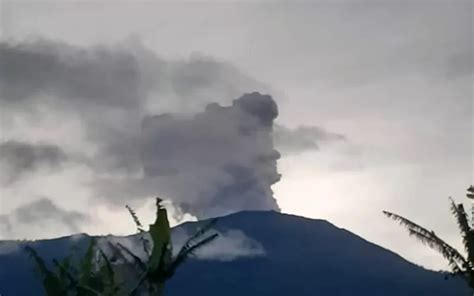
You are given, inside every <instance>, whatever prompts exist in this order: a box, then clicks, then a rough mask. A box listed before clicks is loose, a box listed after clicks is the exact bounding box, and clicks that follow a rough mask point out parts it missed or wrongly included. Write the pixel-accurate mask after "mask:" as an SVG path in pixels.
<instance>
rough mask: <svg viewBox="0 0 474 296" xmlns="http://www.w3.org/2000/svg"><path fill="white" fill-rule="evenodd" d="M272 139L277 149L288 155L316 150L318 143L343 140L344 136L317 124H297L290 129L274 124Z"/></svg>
mask: <svg viewBox="0 0 474 296" xmlns="http://www.w3.org/2000/svg"><path fill="white" fill-rule="evenodd" d="M273 139H274V141H275V147H276V148H277V149H278V151H280V152H281V153H282V154H283V155H290V154H300V153H303V152H306V151H311V150H318V149H319V144H320V143H329V142H335V141H345V140H346V137H345V136H344V135H342V134H337V133H333V132H329V131H327V130H325V129H323V128H321V127H318V126H299V127H297V128H294V129H291V128H287V127H285V126H282V125H275V131H274V133H273Z"/></svg>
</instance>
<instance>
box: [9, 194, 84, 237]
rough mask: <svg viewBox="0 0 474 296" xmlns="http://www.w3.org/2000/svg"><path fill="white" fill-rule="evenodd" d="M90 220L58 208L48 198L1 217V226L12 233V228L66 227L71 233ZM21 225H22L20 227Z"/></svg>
mask: <svg viewBox="0 0 474 296" xmlns="http://www.w3.org/2000/svg"><path fill="white" fill-rule="evenodd" d="M88 220H89V217H88V216H86V215H84V214H82V213H79V212H76V211H68V210H65V209H63V208H60V207H59V206H57V205H56V204H55V203H54V202H53V201H51V200H50V199H48V198H44V197H43V198H40V199H38V200H36V201H33V202H31V203H28V204H25V205H22V206H19V207H18V208H16V209H15V210H13V211H12V212H11V213H10V214H8V215H1V216H0V226H2V228H4V230H5V231H7V232H8V231H12V228H13V227H12V226H14V225H15V227H18V226H21V225H33V226H38V225H41V226H46V227H47V226H48V225H49V226H50V227H52V226H54V225H57V224H59V225H62V226H66V227H67V228H68V230H69V231H72V232H78V231H79V226H80V225H81V224H82V223H85V222H87V221H88ZM19 224H21V225H19Z"/></svg>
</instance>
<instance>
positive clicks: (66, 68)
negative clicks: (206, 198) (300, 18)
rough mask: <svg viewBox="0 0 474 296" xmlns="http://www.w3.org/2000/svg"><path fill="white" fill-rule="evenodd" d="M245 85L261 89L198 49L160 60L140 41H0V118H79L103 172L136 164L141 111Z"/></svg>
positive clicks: (218, 95)
mask: <svg viewBox="0 0 474 296" xmlns="http://www.w3.org/2000/svg"><path fill="white" fill-rule="evenodd" d="M249 89H250V90H265V89H266V87H265V86H264V85H263V84H261V83H259V82H257V81H255V80H254V79H252V78H250V77H248V76H246V75H244V74H242V73H241V72H239V71H238V70H237V69H236V68H234V67H233V66H232V65H229V64H227V63H224V62H219V61H215V60H213V59H212V58H209V57H203V56H197V55H194V56H192V57H191V58H189V59H185V60H164V59H162V58H161V57H159V56H157V55H156V54H155V53H154V52H151V51H150V50H148V49H146V48H145V47H143V46H142V45H141V44H140V43H133V44H132V43H124V44H121V45H116V46H113V47H111V46H109V47H105V46H95V47H87V48H83V47H76V46H71V45H68V44H65V43H59V42H53V41H49V40H42V39H39V40H36V41H31V42H21V43H7V42H0V104H1V108H2V109H3V110H5V112H3V113H2V116H3V117H4V118H7V117H9V118H10V117H11V118H15V117H18V115H19V114H25V113H26V114H34V115H36V116H38V117H39V119H41V118H42V117H45V115H46V116H51V114H55V113H58V114H59V116H60V117H63V118H64V121H65V122H68V121H76V122H79V123H78V125H80V126H81V127H82V128H83V129H84V139H82V140H83V142H85V144H87V145H88V146H89V148H90V149H89V150H94V151H96V153H95V159H93V160H91V161H90V163H93V164H94V165H95V166H96V169H97V170H102V171H107V170H115V171H116V170H127V171H136V170H139V169H140V166H139V164H140V154H139V152H140V149H139V145H137V143H138V142H139V135H140V126H141V121H142V119H143V117H144V116H145V115H147V114H156V113H162V112H169V111H176V110H179V111H180V112H196V111H198V110H201V109H202V108H203V107H204V106H205V105H207V104H208V103H211V102H216V101H219V102H230V101H231V100H232V99H234V98H236V97H238V96H240V95H241V94H242V93H244V92H246V91H248V90H249ZM34 120H36V121H37V120H38V118H34ZM39 123H40V122H36V123H35V124H36V125H38V124H39ZM49 132H52V131H49ZM74 136H80V135H74Z"/></svg>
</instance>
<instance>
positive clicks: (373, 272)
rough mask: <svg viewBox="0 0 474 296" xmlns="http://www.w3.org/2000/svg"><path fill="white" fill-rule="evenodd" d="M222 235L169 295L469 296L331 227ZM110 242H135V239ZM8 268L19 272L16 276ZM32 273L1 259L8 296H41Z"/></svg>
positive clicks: (314, 223) (233, 228)
mask: <svg viewBox="0 0 474 296" xmlns="http://www.w3.org/2000/svg"><path fill="white" fill-rule="evenodd" d="M203 223H206V220H203V221H198V222H186V223H183V224H180V225H178V226H176V227H175V228H173V239H174V240H175V239H176V238H178V239H177V240H178V241H179V238H181V240H182V238H183V237H186V235H188V234H189V233H192V232H193V231H195V229H197V228H198V227H199V226H200V225H202V224H203ZM215 230H216V231H217V232H219V233H220V234H221V237H220V238H219V239H218V240H217V241H216V244H215V245H213V246H209V248H208V250H205V249H206V248H205V249H204V253H203V254H197V255H198V258H197V259H193V260H190V261H189V262H188V263H187V264H185V265H184V266H183V268H182V269H181V270H178V272H177V273H176V275H175V277H174V278H173V279H172V280H171V281H170V283H169V285H168V289H169V293H168V294H169V295H176V296H180V295H189V293H190V292H193V293H197V294H198V295H229V296H232V295H242V294H245V295H259V296H266V295H272V296H279V295H288V294H291V295H304V296H306V295H308V296H309V295H384V296H385V295H387V296H388V295H390V296H391V295H393V296H395V295H404V296H411V295H413V296H415V295H417V296H419V295H427V296H428V295H429V296H436V295H439V296H445V295H446V296H447V295H469V294H468V293H469V292H468V291H469V290H468V288H467V287H465V285H464V283H463V282H462V281H461V280H460V279H457V278H455V279H450V280H448V281H445V280H444V279H443V278H444V274H443V273H440V272H436V271H432V270H427V269H425V268H423V267H421V266H419V265H415V264H413V263H411V262H409V261H408V260H406V259H405V258H403V257H402V256H400V255H398V254H396V253H394V252H392V251H390V250H387V249H385V248H383V247H380V246H378V245H376V244H374V243H371V242H370V241H367V240H365V239H364V238H362V237H360V236H357V235H356V234H353V233H351V232H350V231H348V230H346V229H343V228H339V227H337V226H335V225H334V224H332V223H330V222H328V221H326V220H322V219H311V218H306V217H301V216H297V215H291V214H282V213H278V212H275V211H245V212H238V213H233V214H229V215H227V216H223V217H221V218H219V221H218V223H217V224H216V227H215ZM90 237H91V236H88V235H87V234H76V235H73V236H65V237H60V238H54V239H48V240H37V241H23V242H20V244H23V245H26V244H28V245H32V246H33V247H35V248H36V249H37V250H38V253H40V254H41V255H42V256H43V257H44V258H45V259H46V260H50V259H52V258H58V257H62V256H65V255H66V254H67V253H68V252H69V250H70V249H71V248H73V247H74V245H78V246H79V249H81V246H82V248H84V247H85V245H87V240H88V238H90ZM101 237H104V236H101ZM106 237H107V236H106ZM110 237H112V238H114V239H125V240H133V239H134V238H136V235H128V236H122V237H119V236H110ZM219 241H220V242H219ZM10 242H11V241H10ZM2 243H5V241H4V242H0V248H1V245H2ZM234 245H237V246H238V247H237V248H234ZM19 249H21V245H20V246H19ZM206 252H207V253H206ZM199 256H202V258H199ZM3 266H8V267H11V266H19V268H16V269H15V268H13V271H12V270H10V271H11V272H9V271H8V269H7V268H4V267H3ZM31 266H32V264H31V261H30V260H29V258H26V257H25V255H24V254H22V253H21V252H15V253H10V254H2V252H0V293H2V296H9V295H15V296H23V295H25V296H29V295H33V296H34V295H42V294H41V293H40V292H37V291H38V290H39V289H40V286H39V285H38V280H37V279H36V278H35V277H34V275H32V273H31V272H29V271H31ZM28 272H29V273H28ZM20 279H23V280H26V281H27V282H28V283H30V284H29V285H28V286H29V287H30V289H29V290H28V289H25V285H20V287H15V285H14V283H15V281H19V280H20ZM33 289H36V290H37V291H34V290H33ZM348 293H349V294H348Z"/></svg>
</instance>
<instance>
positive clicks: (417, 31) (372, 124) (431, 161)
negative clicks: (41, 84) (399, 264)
mask: <svg viewBox="0 0 474 296" xmlns="http://www.w3.org/2000/svg"><path fill="white" fill-rule="evenodd" d="M225 2H226V1H225ZM1 4H2V6H1V7H2V10H1V13H2V25H1V26H0V29H1V32H2V38H3V39H4V40H10V41H11V40H14V41H15V40H16V41H18V42H23V41H24V40H25V39H26V40H33V39H36V38H37V37H38V36H39V37H41V38H43V39H44V40H54V41H55V42H56V41H57V42H60V43H61V42H64V43H66V44H68V45H70V46H83V47H86V48H89V47H91V46H95V45H97V44H105V45H109V46H112V47H114V48H116V46H117V45H119V46H124V47H126V45H127V44H131V43H132V44H133V43H135V42H141V43H142V44H143V46H144V48H146V49H147V50H150V51H151V52H153V53H150V55H152V56H154V55H156V57H157V59H158V60H160V61H162V62H164V63H169V61H175V62H176V61H183V62H182V63H184V64H186V65H189V64H192V63H191V62H189V61H190V58H189V56H190V55H192V56H193V57H196V56H198V57H200V56H205V57H209V58H210V59H213V60H215V61H217V62H216V63H218V64H226V65H230V66H229V67H235V69H236V70H235V71H237V72H232V71H233V70H229V71H227V72H226V73H230V72H232V73H238V74H236V75H233V76H232V75H230V76H226V77H227V78H228V79H222V80H221V81H220V82H218V83H221V84H222V83H224V81H236V78H237V77H242V78H239V79H244V77H245V79H244V80H245V81H243V82H242V83H238V84H237V85H238V87H236V90H237V91H236V92H238V91H240V90H241V89H245V88H246V87H262V88H265V90H268V91H269V92H271V94H272V96H273V97H274V99H275V100H276V101H277V103H278V106H279V111H280V112H279V113H280V115H279V117H278V119H277V122H278V123H279V124H281V125H284V126H285V127H287V128H292V129H295V130H297V129H298V127H299V126H318V127H321V128H323V129H324V130H326V131H328V132H330V133H335V134H341V135H344V137H345V138H346V140H345V141H331V142H327V143H320V145H319V146H320V147H319V149H318V150H312V151H307V152H305V153H299V154H286V155H285V154H284V155H283V157H282V159H281V160H280V161H279V164H278V165H279V171H280V173H282V175H283V177H282V180H281V182H280V183H278V184H276V185H274V186H273V190H274V191H275V196H276V199H277V201H278V204H279V206H280V207H281V208H282V210H283V211H284V212H291V213H295V214H300V215H304V216H309V217H315V218H325V219H328V220H330V221H331V222H333V223H336V224H337V225H338V226H342V227H345V228H347V229H349V230H351V231H354V232H356V233H357V234H359V235H361V236H363V237H365V238H367V239H369V240H371V241H374V242H375V243H379V244H381V245H383V246H385V247H388V248H390V249H392V250H395V251H397V252H399V253H400V254H402V255H403V256H405V257H406V258H408V259H410V260H414V261H415V262H417V263H419V264H423V265H427V266H430V267H433V268H443V267H445V266H446V265H445V264H444V263H443V261H442V260H441V258H440V257H439V256H437V255H436V254H435V253H434V252H430V251H426V248H425V247H423V246H418V245H417V243H416V242H415V241H412V240H411V239H410V238H408V237H407V236H406V233H404V231H403V230H402V229H400V228H399V227H398V226H397V225H395V223H393V222H392V221H389V220H387V219H386V218H384V217H383V216H382V215H381V210H384V209H386V210H391V211H394V212H398V213H400V214H402V215H405V216H407V217H410V218H412V219H413V220H415V221H418V222H419V223H421V224H423V225H427V226H431V227H432V228H434V229H435V230H436V231H437V233H439V234H440V235H442V236H444V237H446V238H447V239H448V240H449V241H452V242H453V243H454V244H459V240H457V232H456V227H455V223H454V221H451V220H450V214H449V210H448V199H447V197H448V196H449V195H452V196H453V197H454V198H455V199H457V200H459V201H461V200H463V199H462V197H463V196H464V189H465V188H467V185H468V184H469V183H472V181H473V155H472V151H473V142H472V141H473V94H472V91H473V90H472V82H473V81H472V79H473V57H472V52H473V51H472V46H473V37H472V36H473V34H472V33H473V32H472V22H473V4H472V1H367V2H366V1H355V0H353V1H314V2H310V1H306V2H299V3H296V4H294V3H284V2H282V3H273V2H271V1H267V2H264V3H257V4H251V3H249V2H245V3H225V4H218V3H216V2H207V3H192V4H191V3H176V1H173V2H172V3H163V2H160V3H150V2H139V3H136V2H134V3H130V2H121V3H113V2H102V3H98V2H92V1H87V2H86V3H80V2H74V3H65V2H63V3H62V4H59V2H43V1H41V2H35V3H33V2H24V1H21V2H6V1H2V2H1ZM137 40H140V41H137ZM192 59H193V58H191V61H192ZM100 61H101V62H104V63H107V59H101V60H100ZM110 64H113V63H112V62H111V63H110ZM172 64H173V65H175V67H177V68H179V62H178V63H177V64H175V63H172ZM191 66H192V65H191ZM177 68H175V69H177ZM191 68H192V67H184V70H183V71H184V72H179V71H178V70H176V71H177V72H175V73H185V74H186V73H189V71H191ZM197 69H199V68H197ZM197 71H199V70H197ZM208 71H209V69H207V68H206V72H208ZM191 73H192V72H191ZM239 73H241V74H239ZM184 76H185V75H184ZM91 77H92V76H91ZM216 77H221V75H216V76H214V78H213V79H216ZM106 81H107V80H106ZM180 81H181V80H180ZM184 85H188V83H185V84H184ZM99 86H102V84H99ZM125 86H126V87H125ZM117 87H124V90H123V91H121V92H120V93H124V92H125V93H126V92H127V91H132V90H133V87H130V86H129V85H126V84H121V85H118V86H117ZM210 89H212V90H213V91H212V92H211V93H209V92H204V94H203V97H206V96H208V97H213V96H218V95H221V94H225V93H227V91H226V90H227V89H229V88H228V87H225V88H223V89H225V90H224V91H222V90H217V91H216V89H218V88H216V87H212V88H210ZM60 90H61V89H60ZM139 90H140V91H142V90H143V89H142V88H139ZM253 90H254V89H250V90H248V91H253ZM62 94H63V95H65V96H67V95H68V94H69V93H67V92H64V91H63V92H62ZM194 95H195V93H192V94H178V95H176V93H173V96H169V97H167V98H165V100H163V101H164V102H169V104H170V105H171V106H169V105H167V104H164V105H163V104H160V105H159V106H152V107H153V108H155V110H154V111H157V110H158V111H159V110H161V109H167V110H166V111H170V110H175V109H177V108H178V107H179V106H175V105H174V104H175V102H176V98H178V97H180V98H182V97H185V96H194ZM221 97H222V96H221ZM221 97H219V98H218V100H222V99H221ZM46 99H47V100H49V99H50V98H49V97H47V98H46ZM212 99H215V98H212ZM230 99H232V98H230V95H229V98H226V100H227V101H225V100H224V101H219V102H220V103H228V102H229V100H230ZM210 101H212V100H210ZM210 101H206V102H205V101H204V100H203V101H202V105H204V104H205V103H208V102H210ZM183 106H184V107H183ZM152 107H150V108H152ZM181 108H187V107H186V104H181ZM168 109H170V110H168ZM178 109H179V108H178ZM189 109H190V110H186V111H196V109H199V106H192V107H191V108H189ZM47 111H48V109H47V108H46V110H40V112H42V113H41V114H44V112H47ZM17 112H19V113H14V114H13V117H16V119H15V120H10V119H9V120H5V119H1V120H2V121H0V122H1V123H2V126H1V127H0V132H1V133H2V138H4V139H10V138H15V137H16V136H18V135H19V134H20V133H21V135H22V136H21V137H25V138H28V141H29V142H38V141H40V140H41V141H46V142H48V143H53V144H63V146H64V147H65V149H66V150H67V151H72V152H74V153H76V152H81V153H83V154H87V155H94V153H95V152H96V150H95V149H96V147H95V146H88V145H86V144H87V143H84V141H82V140H81V139H82V138H83V137H82V136H83V135H81V133H83V132H84V130H83V128H82V127H81V126H80V124H79V123H78V122H80V121H81V118H82V119H83V118H84V117H80V118H79V119H78V120H77V121H75V120H68V121H65V120H64V116H63V115H62V114H64V113H62V112H63V111H62V110H54V112H51V115H49V116H47V117H46V118H45V117H44V116H41V117H40V118H41V120H39V121H36V120H37V119H38V118H37V117H36V116H33V115H31V114H29V115H25V116H26V117H22V116H23V115H24V114H23V113H22V112H24V111H22V112H20V111H17ZM53 113H54V114H53ZM47 114H49V113H47ZM8 115H12V114H8ZM86 115H87V118H88V119H90V114H89V113H86ZM114 116H118V118H120V116H121V115H120V114H118V115H117V114H109V116H108V117H106V118H105V117H104V118H103V119H102V120H98V118H99V117H98V118H94V117H93V119H92V120H88V121H87V122H90V123H93V124H94V126H97V124H99V126H103V125H100V124H102V122H106V123H107V122H108V121H107V120H108V119H110V123H113V122H115V120H116V119H114V118H115V117H114ZM131 116H134V115H133V114H132V115H131ZM3 117H4V118H5V117H9V118H10V116H3ZM19 118H20V119H19ZM21 118H23V119H21ZM25 118H27V119H25ZM137 118H138V117H137ZM73 119H74V118H73ZM58 120H59V121H60V122H62V124H61V126H60V127H58V126H57V122H58ZM31 122H35V124H34V125H33V124H31ZM97 122H98V123H97ZM130 122H131V123H130V124H131V125H133V124H138V123H137V122H135V123H133V122H132V121H130ZM109 126H112V127H113V126H114V125H112V124H108V125H107V127H109ZM12 127H14V128H12ZM100 131H107V132H106V133H100V134H98V135H94V136H95V137H96V138H101V136H102V135H105V134H106V135H112V138H113V139H124V138H126V137H125V136H128V135H130V133H128V131H129V126H126V127H121V128H120V129H118V130H117V129H109V128H107V129H100ZM110 131H114V132H116V134H114V133H111V132H110ZM70 135H75V137H71V136H70ZM114 135H115V136H114ZM89 136H90V135H89ZM16 140H18V139H16ZM112 142H113V141H111V143H112ZM120 143H121V142H120ZM78 147H79V148H78ZM111 147H117V145H113V146H111ZM74 150H79V151H74ZM118 154H120V151H119V153H118ZM88 174H90V173H88V170H87V169H86V168H84V167H82V166H70V167H68V166H66V167H65V168H64V169H63V171H61V172H56V173H54V174H52V175H51V176H50V178H49V179H48V181H46V182H47V183H46V184H50V183H58V180H60V181H61V184H62V185H59V186H57V187H56V188H54V189H51V187H49V188H45V187H48V186H45V185H41V184H44V181H45V179H44V178H45V176H36V177H34V178H32V179H31V180H26V181H24V182H27V184H29V185H30V186H29V187H28V188H30V190H31V191H32V192H28V191H27V190H26V189H25V188H23V187H24V186H23V187H22V188H20V189H18V188H14V189H12V188H7V189H4V190H3V192H2V193H1V200H0V202H1V203H2V204H1V206H2V208H0V214H5V213H8V212H10V211H13V210H14V209H15V208H16V207H18V206H19V205H20V204H23V203H25V202H28V201H29V202H32V201H34V200H35V199H36V197H31V196H37V195H38V194H43V195H45V196H51V199H52V200H54V201H61V205H64V206H65V207H66V208H80V209H81V210H83V211H87V212H90V211H99V212H100V213H101V214H103V215H104V216H105V217H108V216H107V215H113V214H112V213H109V212H107V210H106V209H103V208H100V205H96V204H95V203H90V204H89V203H88V202H87V200H88V199H89V198H90V194H91V193H90V192H88V191H87V190H85V189H83V188H82V187H81V186H80V183H82V182H86V181H88V180H89V179H88V176H89V175H88ZM73 180H75V181H73ZM21 184H23V185H24V184H25V183H21ZM71 188H76V189H77V190H73V191H74V192H73V193H70V196H71V198H70V199H68V200H65V199H61V197H59V196H60V195H62V194H63V193H65V192H69V191H71ZM34 191H39V192H36V193H35V192H34ZM50 191H53V192H50ZM5 196H9V197H12V198H9V199H8V201H7V200H6V199H7V198H6V197H5ZM11 200H22V202H21V203H20V202H18V203H13V202H12V201H11ZM145 208H146V207H145ZM146 209H147V208H146ZM146 211H147V210H144V212H146ZM117 226H118V225H117ZM103 229H104V230H103V232H107V231H120V229H119V228H114V227H112V226H110V225H104V226H103ZM84 230H87V228H85V229H84ZM25 235H28V234H25Z"/></svg>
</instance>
